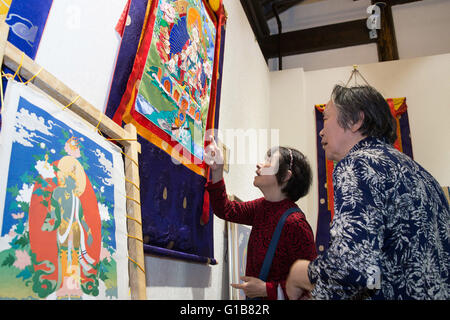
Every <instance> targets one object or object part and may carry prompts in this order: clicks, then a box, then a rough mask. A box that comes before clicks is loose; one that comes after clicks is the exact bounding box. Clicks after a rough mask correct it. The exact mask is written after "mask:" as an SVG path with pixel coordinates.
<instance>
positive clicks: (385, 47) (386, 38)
mask: <svg viewBox="0 0 450 320" xmlns="http://www.w3.org/2000/svg"><path fill="white" fill-rule="evenodd" d="M376 2H377V1H375V0H372V4H375V3H376ZM377 33H378V39H377V51H378V61H380V62H381V61H391V60H398V59H399V55H398V47H397V39H396V37H395V28H394V18H393V17H392V7H391V4H390V3H389V2H387V4H386V6H384V8H381V29H380V30H377Z"/></svg>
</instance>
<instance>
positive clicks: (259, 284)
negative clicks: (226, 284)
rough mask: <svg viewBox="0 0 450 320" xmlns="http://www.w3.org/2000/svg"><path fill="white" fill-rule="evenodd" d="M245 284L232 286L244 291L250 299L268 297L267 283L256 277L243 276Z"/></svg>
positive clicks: (233, 284)
mask: <svg viewBox="0 0 450 320" xmlns="http://www.w3.org/2000/svg"><path fill="white" fill-rule="evenodd" d="M241 280H242V281H244V283H232V284H231V286H232V287H233V288H236V289H242V290H244V293H245V295H246V296H247V297H249V298H256V297H267V290H266V283H265V282H264V281H262V280H261V279H258V278H255V277H247V276H242V277H241Z"/></svg>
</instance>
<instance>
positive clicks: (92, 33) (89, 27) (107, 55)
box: [35, 0, 127, 111]
mask: <svg viewBox="0 0 450 320" xmlns="http://www.w3.org/2000/svg"><path fill="white" fill-rule="evenodd" d="M126 3H127V0H113V1H111V0H95V1H91V0H77V1H76V2H75V1H68V0H55V1H53V4H52V7H51V9H50V13H49V17H48V20H47V24H46V26H45V30H44V33H43V35H42V39H41V42H40V46H39V50H38V52H37V55H36V59H35V61H36V62H37V63H38V64H40V65H41V66H43V67H44V68H45V69H46V70H47V71H49V72H50V73H52V74H53V75H54V76H56V77H57V78H58V79H59V80H61V81H62V82H64V83H65V84H66V85H68V86H69V87H71V88H72V89H73V90H74V91H75V92H77V93H78V94H79V95H80V96H82V97H83V98H84V99H86V100H87V101H89V103H91V104H92V105H93V106H94V107H96V108H97V109H99V110H102V111H104V109H105V107H106V103H107V100H106V99H107V98H108V95H109V88H110V84H111V77H112V73H113V72H114V67H115V61H116V56H117V52H118V49H119V46H120V37H119V36H118V34H117V32H116V31H115V29H114V28H115V26H116V24H117V22H118V20H119V18H120V15H121V14H122V11H123V9H124V7H125V4H126Z"/></svg>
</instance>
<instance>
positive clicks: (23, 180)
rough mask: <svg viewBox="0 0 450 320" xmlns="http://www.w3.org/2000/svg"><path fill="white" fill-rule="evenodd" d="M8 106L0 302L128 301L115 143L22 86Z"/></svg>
mask: <svg viewBox="0 0 450 320" xmlns="http://www.w3.org/2000/svg"><path fill="white" fill-rule="evenodd" d="M2 113H3V116H4V121H3V127H2V129H1V133H0V142H1V144H0V163H1V166H0V176H1V177H2V179H1V181H0V283H1V286H0V299H127V298H128V273H127V272H126V271H125V272H124V270H128V259H127V256H128V254H127V233H126V218H125V217H126V214H125V201H126V197H125V180H124V179H125V177H124V167H123V160H122V157H121V153H120V150H119V149H118V147H116V146H114V145H113V144H111V143H110V142H108V141H106V140H105V139H104V138H103V137H101V136H100V135H98V134H97V133H96V132H95V130H92V128H88V127H87V125H86V124H85V123H83V122H82V120H81V119H78V118H76V116H75V115H74V114H71V112H69V111H68V110H62V107H61V106H58V105H56V104H54V103H53V102H52V101H50V100H49V98H47V97H45V96H43V95H42V94H41V93H38V92H36V91H35V90H34V89H31V88H29V87H27V86H24V85H23V84H20V83H16V82H10V83H9V84H8V88H7V91H6V96H5V106H4V108H3V111H2ZM119 271H120V272H119Z"/></svg>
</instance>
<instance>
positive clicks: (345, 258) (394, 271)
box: [308, 137, 450, 300]
mask: <svg viewBox="0 0 450 320" xmlns="http://www.w3.org/2000/svg"><path fill="white" fill-rule="evenodd" d="M333 184H334V199H335V203H334V210H335V215H334V219H333V222H332V225H331V230H330V234H331V237H330V239H331V240H330V247H329V249H328V250H327V251H326V252H324V253H323V254H322V255H320V256H319V257H318V258H317V259H316V260H314V261H312V262H311V263H310V264H309V267H308V277H309V279H310V281H311V283H313V284H315V288H314V289H313V291H312V292H311V293H312V296H313V297H314V298H316V299H421V300H423V299H450V292H449V290H450V285H449V281H450V280H449V279H450V277H449V273H450V245H449V238H450V213H449V212H450V209H449V204H448V201H447V199H446V198H445V195H444V193H443V191H442V189H441V187H440V186H439V184H438V182H437V181H436V180H435V179H434V178H433V177H432V176H431V175H430V174H429V173H428V172H427V171H426V170H425V169H424V168H422V167H421V166H420V165H419V164H418V163H417V162H415V161H413V160H412V159H411V158H410V157H408V156H407V155H405V154H403V153H401V152H400V151H398V150H396V149H395V148H394V147H393V146H391V145H389V144H387V143H385V142H383V141H382V140H379V139H376V138H372V137H369V138H365V139H363V140H361V141H360V142H359V143H357V144H356V145H355V146H354V147H353V148H352V149H351V150H350V152H349V153H348V154H347V155H346V156H345V157H344V158H343V159H342V160H341V161H340V162H339V163H338V164H337V165H336V167H335V169H334V171H333Z"/></svg>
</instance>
